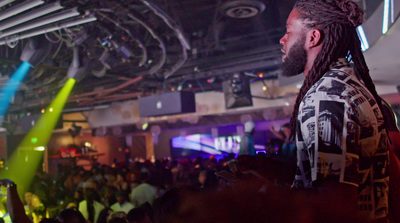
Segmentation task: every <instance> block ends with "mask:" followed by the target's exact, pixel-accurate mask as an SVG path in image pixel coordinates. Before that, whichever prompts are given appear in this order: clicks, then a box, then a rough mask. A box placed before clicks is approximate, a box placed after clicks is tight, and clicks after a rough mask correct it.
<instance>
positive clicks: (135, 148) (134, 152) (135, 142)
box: [129, 136, 147, 159]
mask: <svg viewBox="0 0 400 223" xmlns="http://www.w3.org/2000/svg"><path fill="white" fill-rule="evenodd" d="M129 137H132V146H131V157H138V158H143V159H146V157H147V154H146V137H145V136H129Z"/></svg>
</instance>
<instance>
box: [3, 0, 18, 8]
mask: <svg viewBox="0 0 400 223" xmlns="http://www.w3.org/2000/svg"><path fill="white" fill-rule="evenodd" d="M13 1H15V0H2V1H0V7H3V6H5V5H7V4H9V3H11V2H13Z"/></svg>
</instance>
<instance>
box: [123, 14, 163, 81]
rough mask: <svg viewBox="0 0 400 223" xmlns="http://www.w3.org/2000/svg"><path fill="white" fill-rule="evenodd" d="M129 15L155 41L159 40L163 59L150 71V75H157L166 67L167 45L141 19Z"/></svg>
mask: <svg viewBox="0 0 400 223" xmlns="http://www.w3.org/2000/svg"><path fill="white" fill-rule="evenodd" d="M127 15H128V17H129V18H131V19H133V20H135V21H136V22H138V23H139V24H140V25H142V26H143V27H144V28H145V29H146V30H147V31H148V32H149V33H150V35H151V36H152V37H153V38H154V39H155V40H157V41H158V43H159V46H160V49H161V53H162V54H161V58H160V60H159V61H158V63H157V64H156V65H154V66H153V67H152V68H151V69H150V71H149V73H150V74H155V73H156V72H157V71H159V70H160V69H161V68H162V67H163V66H164V64H165V61H166V59H167V50H166V48H165V44H164V42H163V41H162V39H161V38H160V37H159V36H158V35H157V34H156V33H155V32H154V31H153V29H151V28H150V26H149V25H147V24H146V23H145V22H144V21H142V20H141V19H139V18H138V17H136V16H134V15H133V14H131V13H128V14H127Z"/></svg>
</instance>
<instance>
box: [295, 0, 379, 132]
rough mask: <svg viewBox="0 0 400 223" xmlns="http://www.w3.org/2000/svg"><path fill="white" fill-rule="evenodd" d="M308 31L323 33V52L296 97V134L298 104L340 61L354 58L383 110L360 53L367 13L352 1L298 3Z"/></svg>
mask: <svg viewBox="0 0 400 223" xmlns="http://www.w3.org/2000/svg"><path fill="white" fill-rule="evenodd" d="M294 9H296V10H298V12H299V14H300V19H302V20H303V21H304V24H305V26H306V27H307V28H315V29H318V30H319V31H320V32H321V33H322V43H321V44H322V49H321V51H320V52H319V54H318V55H317V57H316V59H315V61H314V65H313V67H312V68H311V70H310V71H309V73H308V75H307V77H306V78H305V80H304V83H303V86H302V87H301V88H300V92H299V94H298V96H297V99H296V103H295V106H294V110H293V114H292V118H291V120H290V127H291V130H292V135H294V134H295V132H296V126H297V116H298V112H299V105H300V103H301V101H302V100H303V97H304V96H305V94H306V93H307V91H308V90H309V89H310V88H311V86H313V85H314V84H315V83H316V82H317V81H318V80H320V79H321V77H322V76H323V75H324V74H325V73H326V72H327V71H328V70H329V66H330V65H331V64H332V63H333V62H336V61H337V60H338V59H339V58H344V57H346V56H350V55H351V60H352V61H353V62H354V67H355V72H356V75H357V76H358V77H359V78H360V79H362V81H363V82H364V84H365V86H366V87H367V88H368V90H369V91H370V92H371V93H372V95H373V96H374V98H375V100H376V102H377V103H378V105H379V107H380V108H381V110H382V101H381V98H380V97H379V96H378V94H377V92H376V89H375V85H374V83H373V82H372V79H371V76H370V75H369V69H368V67H367V64H366V62H365V58H364V55H363V53H362V51H361V42H360V39H359V37H358V34H357V31H356V28H357V26H359V25H361V23H362V21H363V14H364V12H363V11H362V10H361V9H360V7H358V5H357V4H356V3H354V2H353V1H351V0H298V1H297V2H296V4H295V6H294Z"/></svg>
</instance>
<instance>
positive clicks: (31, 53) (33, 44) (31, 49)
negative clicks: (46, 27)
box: [20, 36, 51, 67]
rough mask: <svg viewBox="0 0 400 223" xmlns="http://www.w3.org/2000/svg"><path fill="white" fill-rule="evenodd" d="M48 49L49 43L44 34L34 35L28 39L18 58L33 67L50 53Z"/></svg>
mask: <svg viewBox="0 0 400 223" xmlns="http://www.w3.org/2000/svg"><path fill="white" fill-rule="evenodd" d="M50 50H51V43H50V42H49V41H48V40H47V39H46V38H45V37H44V36H36V37H33V38H31V39H29V41H28V43H27V44H26V45H25V47H24V50H23V51H22V54H21V57H20V59H21V60H22V61H24V62H27V63H29V64H30V65H31V66H32V67H35V66H37V65H38V64H39V63H40V62H41V61H42V60H43V59H44V58H45V57H46V56H47V55H48V54H49V53H50Z"/></svg>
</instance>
